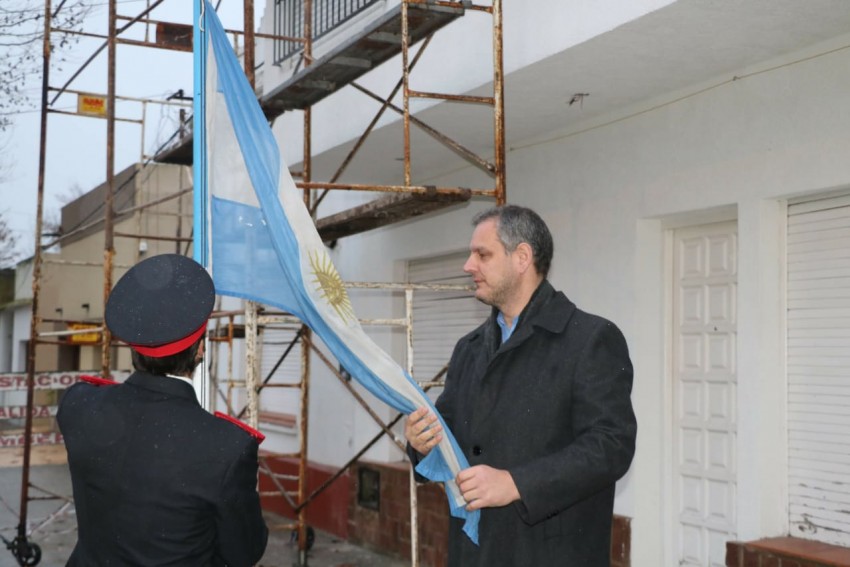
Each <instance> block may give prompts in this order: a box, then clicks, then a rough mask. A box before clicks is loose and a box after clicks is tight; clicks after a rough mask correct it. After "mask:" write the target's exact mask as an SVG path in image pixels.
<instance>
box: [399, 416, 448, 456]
mask: <svg viewBox="0 0 850 567" xmlns="http://www.w3.org/2000/svg"><path fill="white" fill-rule="evenodd" d="M442 431H443V426H442V425H440V422H439V420H437V416H436V415H434V414H433V413H431V412H430V411H428V408H427V407H424V406H423V407H421V408H419V409H418V410H416V411H415V412H413V413H412V414H410V415H408V416H407V421H405V422H404V436H405V437H406V438H407V442H408V443H410V446H411V447H413V448H414V449H416V451H418V452H419V453H421V454H422V455H427V454H428V453H430V452H431V449H433V448H434V447H435V446H436V445H437V443H439V442H440V440H441V439H442V438H443V435H442Z"/></svg>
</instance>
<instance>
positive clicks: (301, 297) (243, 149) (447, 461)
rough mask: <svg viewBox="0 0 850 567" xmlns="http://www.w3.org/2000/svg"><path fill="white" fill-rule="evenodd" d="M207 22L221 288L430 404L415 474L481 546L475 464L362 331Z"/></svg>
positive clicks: (373, 379) (369, 378) (384, 396)
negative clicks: (289, 316) (424, 447)
mask: <svg viewBox="0 0 850 567" xmlns="http://www.w3.org/2000/svg"><path fill="white" fill-rule="evenodd" d="M204 21H205V23H206V34H207V36H208V38H209V49H208V50H207V61H206V78H207V85H206V89H205V93H206V94H205V96H206V100H205V104H206V112H207V115H206V117H205V121H204V124H205V126H206V128H207V132H206V137H207V141H208V147H207V155H206V164H207V167H208V169H209V174H208V183H209V188H210V194H211V202H210V204H209V215H210V218H211V223H210V224H211V227H210V234H211V238H212V272H213V280H214V282H215V286H216V291H217V292H218V293H220V294H225V295H233V296H236V297H242V298H245V299H250V300H252V301H257V302H260V303H264V304H268V305H273V306H276V307H278V308H280V309H283V310H285V311H288V312H290V313H293V314H294V315H297V316H298V317H299V318H300V319H301V320H302V321H303V322H304V323H305V324H306V325H307V326H309V327H310V328H311V329H312V330H313V332H315V333H316V334H317V335H318V336H319V337H321V339H322V341H323V342H324V343H325V344H326V345H327V347H328V349H329V350H330V351H331V352H332V353H333V355H334V356H335V357H336V358H337V360H338V361H339V362H340V363H341V364H342V366H343V367H344V368H345V369H346V370H348V372H349V373H350V374H351V375H352V376H353V377H354V379H356V380H357V381H358V382H359V383H360V384H362V385H363V386H364V387H365V388H366V389H367V390H368V391H369V392H371V393H372V394H373V395H375V396H376V397H377V398H378V399H380V400H382V401H383V402H385V403H387V404H388V405H390V406H391V407H393V408H395V409H396V410H398V411H400V412H404V413H410V412H412V411H413V410H415V409H416V408H417V407H421V406H428V407H430V409H431V411H432V412H433V413H434V414H435V415H437V416H438V417H439V419H440V422H441V423H442V425H443V428H444V432H445V433H444V435H443V440H442V441H441V442H440V444H439V445H438V447H436V448H435V450H433V451H431V453H430V454H429V455H428V456H427V457H426V458H425V459H423V460H422V462H420V463H419V465H418V466H417V469H416V470H417V472H419V473H420V474H422V475H423V476H425V477H426V478H429V479H430V480H433V481H438V482H444V483H445V485H446V494H447V496H448V499H449V506H450V509H451V514H452V515H453V516H455V517H458V518H462V519H464V520H465V523H464V531H465V532H466V534H467V535H468V536H469V537H470V539H471V540H472V541H474V542H475V543H477V542H478V522H479V518H480V512H479V511H474V512H467V511H466V510H465V508H464V505H465V502H464V500H463V497H462V496H461V495H460V491H459V490H458V488H457V485H456V484H455V481H454V479H455V476H456V475H457V473H458V472H459V471H460V470H462V469H465V468H467V467H468V466H469V463H468V462H467V460H466V457H465V456H464V455H463V452H462V451H461V450H460V448H459V447H458V445H457V442H456V441H455V438H454V436H453V435H452V434H451V432H450V431H449V429H448V427H447V426H446V424H445V422H444V421H443V419H442V417H441V416H439V414H438V413H437V410H436V409H435V408H434V406H433V404H432V403H431V401H430V400H429V398H428V397H427V396H426V395H425V393H424V392H423V391H422V390H421V388H419V386H418V385H417V384H416V382H415V381H414V380H413V379H412V378H411V377H410V376H409V375H408V374H407V372H405V371H404V369H403V368H401V366H399V365H398V364H397V363H396V362H395V361H393V360H392V359H391V358H390V357H389V355H387V354H386V353H385V352H384V351H383V350H382V349H381V348H380V347H378V346H377V345H376V344H375V343H374V341H372V340H371V338H369V336H368V335H367V334H366V333H365V332H364V331H363V329H362V328H361V326H360V323H359V322H358V320H357V318H356V316H355V314H354V312H353V309H352V307H351V303H350V301H349V298H348V294H347V292H346V290H345V287H344V286H343V285H342V279H341V278H340V276H339V274H338V273H337V271H336V269H335V268H334V266H333V263H332V262H331V261H330V258H329V256H328V254H327V250H326V248H325V246H324V244H323V243H322V241H321V238H320V237H319V235H318V233H317V232H316V229H315V225H314V224H313V220H312V218H311V217H310V215H309V214H308V212H307V209H306V207H305V206H304V204H303V201H302V200H301V195H300V193H299V191H298V189H297V188H296V187H295V183H294V182H293V181H292V178H291V176H290V175H289V170H288V168H287V167H286V165H285V164H284V163H283V161H282V159H281V157H280V152H279V149H278V146H277V142H276V140H275V138H274V136H273V134H272V132H271V128H270V127H269V125H268V122H267V120H266V118H265V116H264V115H263V112H262V110H261V109H260V106H259V104H258V103H257V99H256V96H255V94H254V92H253V91H252V89H251V87H250V85H249V84H248V82H247V80H246V78H245V75H244V73H243V72H242V69H241V67H240V65H239V62H238V61H237V59H236V56H235V55H234V53H233V50H232V48H231V47H230V44H229V42H228V40H227V36H226V35H225V32H224V29H223V28H222V26H221V22H220V21H219V20H218V17H217V16H216V14H215V11H214V9H213V8H212V6H211V5H210V3H209V2H205V18H204Z"/></svg>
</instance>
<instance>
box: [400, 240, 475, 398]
mask: <svg viewBox="0 0 850 567" xmlns="http://www.w3.org/2000/svg"><path fill="white" fill-rule="evenodd" d="M466 258H467V253H465V252H460V253H456V254H450V255H446V256H439V257H436V258H426V259H421V260H411V261H410V262H409V263H408V266H407V279H408V282H410V283H431V284H457V285H471V284H472V280H471V279H470V277H469V275H468V274H466V273H464V271H463V263H464V262H465V261H466ZM489 315H490V307H488V306H487V305H484V304H483V303H481V302H480V301H478V300H477V299H475V298H474V297H473V295H472V292H465V291H425V290H416V291H415V292H414V294H413V377H414V378H415V379H416V380H418V381H420V382H426V381H429V380H431V379H432V378H433V377H434V375H435V374H436V373H437V372H439V371H440V369H441V368H442V367H443V366H444V365H445V364H446V363H448V361H449V358H451V355H452V350H454V346H455V343H456V342H457V341H458V339H459V338H461V337H462V336H464V335H465V334H467V333H468V332H470V331H472V330H473V329H474V328H475V327H477V326H478V325H480V324H481V323H482V322H483V321H484V319H486V318H487V317H488V316H489Z"/></svg>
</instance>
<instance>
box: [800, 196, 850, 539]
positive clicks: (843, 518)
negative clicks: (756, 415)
mask: <svg viewBox="0 0 850 567" xmlns="http://www.w3.org/2000/svg"><path fill="white" fill-rule="evenodd" d="M788 444H789V445H788V457H789V470H788V474H789V479H788V481H789V482H788V491H789V520H790V526H791V535H796V536H800V537H804V538H807V539H813V540H817V541H821V542H825V543H832V544H837V545H842V546H850V195H844V196H838V197H828V198H822V199H818V200H809V201H806V202H800V203H794V204H789V206H788Z"/></svg>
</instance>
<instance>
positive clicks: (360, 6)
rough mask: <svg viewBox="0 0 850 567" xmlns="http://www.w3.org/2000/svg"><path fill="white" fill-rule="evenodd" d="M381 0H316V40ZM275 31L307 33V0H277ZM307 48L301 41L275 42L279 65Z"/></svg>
mask: <svg viewBox="0 0 850 567" xmlns="http://www.w3.org/2000/svg"><path fill="white" fill-rule="evenodd" d="M378 1H379V0H313V30H312V31H313V41H315V40H317V39H319V38H320V37H322V36H324V35H327V34H328V33H330V32H331V31H333V30H335V29H336V28H338V27H339V26H341V25H342V24H344V23H345V22H347V21H348V20H350V19H351V18H352V17H354V16H356V15H357V14H358V13H360V12H362V11H363V10H365V9H366V8H368V7H369V6H371V5H372V4H375V3H376V2H378ZM274 34H275V35H282V36H287V37H304V0H275V4H274ZM302 50H303V44H302V43H300V42H297V41H284V40H276V41H275V42H274V63H275V65H277V64H279V63H281V62H283V61H284V60H286V59H288V58H289V57H292V56H293V55H295V54H296V53H299V52H301V51H302Z"/></svg>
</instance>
